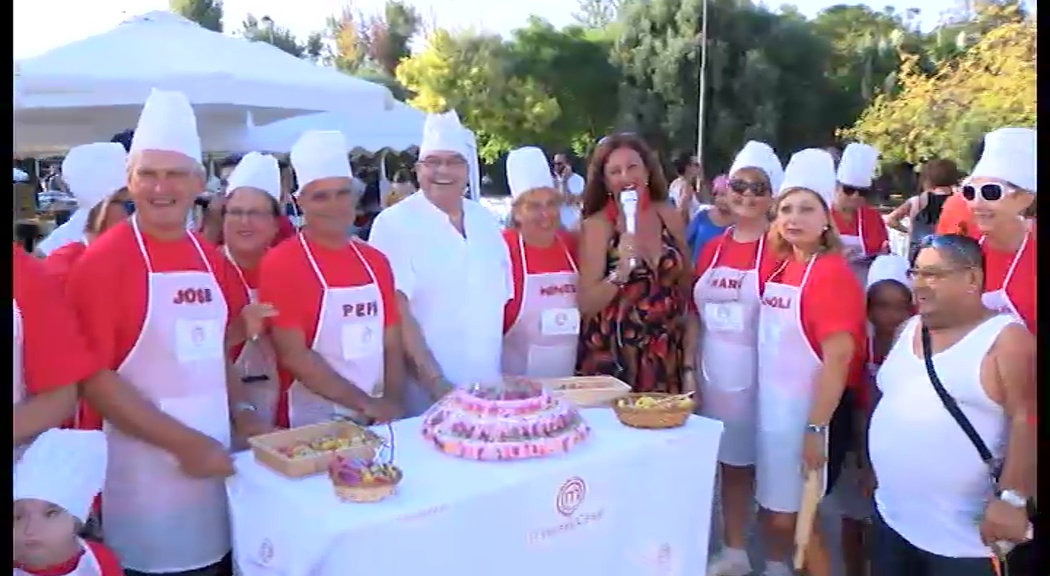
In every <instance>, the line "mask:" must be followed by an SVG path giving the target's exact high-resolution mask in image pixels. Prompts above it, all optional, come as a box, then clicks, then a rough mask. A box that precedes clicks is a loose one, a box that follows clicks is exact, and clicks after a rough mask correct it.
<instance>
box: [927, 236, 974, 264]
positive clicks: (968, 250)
mask: <svg viewBox="0 0 1050 576" xmlns="http://www.w3.org/2000/svg"><path fill="white" fill-rule="evenodd" d="M924 248H933V249H935V250H943V251H946V252H948V253H949V254H951V255H952V256H953V258H952V259H954V260H956V261H957V263H960V264H962V268H979V269H981V270H983V269H984V254H983V253H981V245H980V244H978V243H977V241H976V240H974V239H973V238H970V237H969V236H963V235H962V234H929V235H927V236H924V237H923V238H922V240H919V250H922V249H924ZM918 254H919V253H918V251H916V252H915V256H918ZM911 264H912V266H913V267H914V266H915V258H914V257H913V258H912V262H911Z"/></svg>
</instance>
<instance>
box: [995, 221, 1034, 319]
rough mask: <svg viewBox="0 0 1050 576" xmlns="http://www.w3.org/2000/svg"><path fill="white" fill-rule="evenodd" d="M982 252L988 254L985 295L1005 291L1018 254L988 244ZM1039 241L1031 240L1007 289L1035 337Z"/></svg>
mask: <svg viewBox="0 0 1050 576" xmlns="http://www.w3.org/2000/svg"><path fill="white" fill-rule="evenodd" d="M981 252H982V253H983V254H984V291H985V292H991V291H993V290H999V289H1000V288H1002V287H1003V282H1004V281H1005V280H1006V274H1007V273H1008V272H1009V270H1010V265H1011V264H1013V261H1014V256H1016V255H1017V253H1016V252H1003V251H1000V250H995V249H994V248H991V247H989V246H988V243H987V242H984V243H982V244H981ZM1036 262H1037V260H1036V240H1035V234H1034V233H1031V234H1029V236H1028V242H1027V245H1026V246H1025V249H1024V252H1023V253H1022V254H1021V257H1020V259H1019V260H1018V261H1017V267H1016V268H1014V272H1013V275H1012V276H1011V277H1010V285H1009V286H1007V287H1006V296H1007V297H1008V298H1009V299H1010V302H1011V303H1012V304H1013V305H1014V307H1015V308H1017V312H1018V314H1020V315H1021V319H1022V320H1024V324H1025V326H1027V327H1028V330H1029V331H1031V332H1032V334H1035V326H1036V324H1035V321H1036V294H1037V293H1038V292H1037V290H1036Z"/></svg>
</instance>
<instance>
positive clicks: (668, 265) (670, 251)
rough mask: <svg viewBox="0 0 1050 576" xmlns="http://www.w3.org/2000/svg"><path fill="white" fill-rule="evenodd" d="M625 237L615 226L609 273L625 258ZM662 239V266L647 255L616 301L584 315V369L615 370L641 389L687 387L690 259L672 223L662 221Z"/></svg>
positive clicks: (580, 363) (580, 367)
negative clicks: (683, 283)
mask: <svg viewBox="0 0 1050 576" xmlns="http://www.w3.org/2000/svg"><path fill="white" fill-rule="evenodd" d="M619 239H620V234H619V232H614V233H613V238H612V241H611V242H610V243H609V248H608V250H607V252H606V263H605V273H606V274H608V273H610V272H612V270H614V269H615V268H616V265H617V263H618V262H619V254H617V249H616V246H617V244H618V243H619ZM660 239H661V243H662V244H663V251H662V253H661V254H660V259H659V261H658V262H657V265H656V269H655V270H654V269H653V268H652V267H651V266H650V264H649V263H648V262H646V261H645V260H644V259H643V260H642V261H641V262H640V263H639V264H638V266H637V267H636V268H635V269H634V270H633V271H632V272H631V276H630V277H629V278H628V280H627V282H626V283H625V284H624V285H623V286H622V287H621V288H620V291H619V293H618V294H617V295H616V297H615V298H613V300H612V302H610V303H609V304H608V305H607V306H606V307H605V308H604V309H602V310H601V311H599V312H598V313H597V314H594V315H592V316H588V317H584V318H583V319H582V324H581V326H580V343H579V347H578V352H577V361H576V366H577V371H578V372H579V373H580V374H581V375H584V376H593V375H599V374H605V375H610V376H615V377H617V378H619V379H621V380H623V381H624V382H626V383H628V384H630V385H631V388H632V389H633V390H634V391H635V392H668V393H672V394H678V393H680V392H681V390H682V380H681V368H682V345H683V343H684V340H685V323H684V322H683V319H684V317H685V314H686V313H687V308H688V303H687V302H686V300H685V296H684V294H683V292H682V290H681V287H680V284H679V281H680V274H681V270H682V269H683V267H684V266H685V261H684V257H683V255H682V253H681V252H680V251H679V250H678V248H677V247H676V244H675V240H674V237H673V236H672V235H671V232H670V231H669V230H668V229H667V227H666V226H661V232H660Z"/></svg>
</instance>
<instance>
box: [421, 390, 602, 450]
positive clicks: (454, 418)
mask: <svg viewBox="0 0 1050 576" xmlns="http://www.w3.org/2000/svg"><path fill="white" fill-rule="evenodd" d="M589 433H590V428H589V427H588V426H587V423H586V422H584V421H583V418H582V417H581V416H580V413H579V412H577V411H576V409H575V408H574V407H573V406H572V405H571V404H569V403H568V402H566V401H564V400H560V399H557V398H555V397H553V396H551V395H550V394H548V393H547V391H546V390H544V388H543V386H542V385H540V384H539V383H538V382H535V381H532V380H529V379H527V378H521V377H516V376H505V377H504V379H503V381H502V382H498V383H494V384H476V385H474V386H471V387H470V388H465V389H459V390H455V391H453V392H451V393H450V394H448V395H447V396H445V397H444V398H443V399H442V400H441V401H440V402H438V403H437V404H435V405H434V406H432V407H431V408H430V410H428V411H427V412H426V413H425V414H424V415H423V436H424V437H425V438H426V439H427V440H429V441H431V442H433V443H434V445H435V446H436V447H437V448H438V450H441V451H442V452H444V453H446V454H450V455H452V456H458V457H460V458H469V459H472V460H519V459H522V458H535V457H539V456H549V455H552V454H560V453H562V452H567V451H569V449H570V448H572V447H573V446H575V445H577V444H579V443H580V442H583V440H585V439H586V438H587V435H588V434H589Z"/></svg>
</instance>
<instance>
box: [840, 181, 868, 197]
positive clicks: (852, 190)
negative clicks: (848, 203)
mask: <svg viewBox="0 0 1050 576" xmlns="http://www.w3.org/2000/svg"><path fill="white" fill-rule="evenodd" d="M839 186H842V193H843V194H845V195H846V196H855V195H857V194H863V193H864V192H865V191H866V190H867V188H860V187H858V186H847V185H846V184H839Z"/></svg>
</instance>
